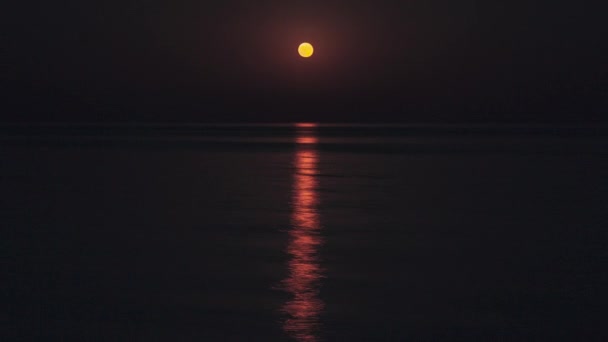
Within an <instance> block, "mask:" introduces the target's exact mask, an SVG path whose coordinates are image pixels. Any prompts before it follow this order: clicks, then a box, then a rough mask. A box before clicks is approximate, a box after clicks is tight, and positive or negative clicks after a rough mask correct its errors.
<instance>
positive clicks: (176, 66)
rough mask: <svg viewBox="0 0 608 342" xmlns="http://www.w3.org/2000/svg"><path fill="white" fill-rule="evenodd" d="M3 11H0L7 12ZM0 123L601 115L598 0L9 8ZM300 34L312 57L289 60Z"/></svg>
mask: <svg viewBox="0 0 608 342" xmlns="http://www.w3.org/2000/svg"><path fill="white" fill-rule="evenodd" d="M4 7H7V5H5V6H4ZM8 7H9V8H8V10H5V11H3V14H2V17H3V18H1V19H2V21H3V26H4V28H3V35H2V38H1V39H2V40H3V41H4V43H3V44H2V50H3V51H2V50H0V51H2V53H0V62H1V63H0V68H2V69H3V71H2V73H1V76H0V77H1V84H2V88H3V89H2V90H3V94H4V95H5V96H6V100H5V101H3V105H2V106H3V107H5V109H2V112H4V113H6V114H5V119H4V120H8V121H142V120H143V121H242V120H246V121H282V122H285V121H302V120H304V121H317V120H323V121H343V120H350V121H406V122H407V121H413V122H427V121H430V122H437V121H439V122H441V121H450V122H460V121H556V120H557V121H589V120H592V121H599V120H604V121H605V120H606V115H607V114H608V62H606V61H608V21H607V20H606V13H608V12H607V10H608V8H606V7H608V6H606V5H603V4H601V2H600V1H595V2H591V1H588V3H586V1H560V0H556V1H544V0H543V1H520V0H515V1H513V0H511V1H506V0H486V1H480V0H477V1H475V0H463V1H448V0H412V1H382V0H379V1H356V0H350V1H316V0H315V1H288V0H281V1H278V0H268V1H237V0H225V1H213V2H211V1H192V0H182V1H179V0H173V1H161V0H149V1H134V0H121V1H117V0H104V1H102V0H88V1H62V2H53V1H42V0H34V1H25V2H13V4H11V5H8ZM302 41H308V42H311V43H312V44H313V45H314V46H315V55H314V56H313V57H312V58H310V59H306V60H305V59H301V58H300V57H298V55H297V51H296V49H297V46H298V44H299V43H300V42H302Z"/></svg>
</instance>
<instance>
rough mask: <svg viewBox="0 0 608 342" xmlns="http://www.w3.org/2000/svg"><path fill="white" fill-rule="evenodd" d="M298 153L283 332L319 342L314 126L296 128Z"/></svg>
mask: <svg viewBox="0 0 608 342" xmlns="http://www.w3.org/2000/svg"><path fill="white" fill-rule="evenodd" d="M296 143H297V144H298V149H297V151H296V155H295V161H294V183H293V197H292V227H291V229H290V231H289V245H288V246H287V253H288V254H289V258H290V260H289V263H288V267H289V276H288V277H287V279H285V280H284V281H283V282H284V286H285V289H286V291H287V292H288V293H289V294H290V295H291V296H290V299H289V300H288V301H287V302H286V303H285V305H284V306H283V308H282V309H283V311H284V312H285V313H286V314H287V318H286V320H285V322H284V325H283V329H284V330H285V331H286V332H287V333H288V334H289V335H291V336H292V337H293V338H294V339H295V340H297V341H307V342H313V341H318V330H319V324H320V322H319V315H320V313H321V310H322V309H323V301H321V299H319V297H318V292H319V286H320V280H321V278H322V268H321V266H320V261H319V256H318V248H319V246H320V245H321V244H322V243H323V240H322V237H321V234H320V229H321V225H320V222H319V213H318V211H317V208H318V205H319V198H318V193H317V188H318V180H317V171H318V170H317V161H318V153H317V151H316V150H315V149H314V143H316V137H315V136H314V126H308V125H307V126H298V136H297V138H296Z"/></svg>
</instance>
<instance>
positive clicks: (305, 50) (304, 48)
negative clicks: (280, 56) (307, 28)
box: [298, 43, 314, 58]
mask: <svg viewBox="0 0 608 342" xmlns="http://www.w3.org/2000/svg"><path fill="white" fill-rule="evenodd" d="M313 52H314V49H313V48H312V45H311V44H310V43H302V44H300V46H298V53H299V54H300V56H302V57H304V58H308V57H310V56H312V53H313Z"/></svg>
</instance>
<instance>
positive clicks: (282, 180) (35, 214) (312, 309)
mask: <svg viewBox="0 0 608 342" xmlns="http://www.w3.org/2000/svg"><path fill="white" fill-rule="evenodd" d="M606 132H608V130H607V129H606V127H603V126H557V125H553V126H548V125H511V126H504V125H503V126H500V125H477V126H473V125H448V126H446V125H444V126H432V125H315V124H298V125H46V126H45V125H36V126H31V125H30V126H24V125H12V126H2V127H0V158H1V160H2V162H1V163H0V167H1V168H0V175H1V178H0V189H1V193H2V205H1V206H0V226H2V254H3V263H2V264H3V268H4V269H5V274H6V275H7V276H8V277H7V280H6V282H5V283H4V285H3V289H4V291H3V294H4V295H5V300H4V302H6V303H8V305H6V306H5V307H6V312H7V318H8V319H7V320H4V322H5V323H3V326H4V328H5V329H4V331H5V333H3V335H4V336H6V338H2V340H7V341H24V340H36V341H50V340H63V341H146V342H148V341H310V342H312V341H315V342H317V341H580V340H583V341H605V340H606V338H607V337H608V335H607V332H608V329H607V328H606V327H605V326H606V324H605V322H606V319H607V318H608V315H607V310H606V307H605V302H606V297H607V296H606V288H608V273H607V272H606V269H607V266H608V247H607V246H608V244H607V243H608V234H607V233H606V228H607V227H608V182H607V181H606V180H607V179H608V155H607V151H608V149H607V148H608V138H607V135H606Z"/></svg>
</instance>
